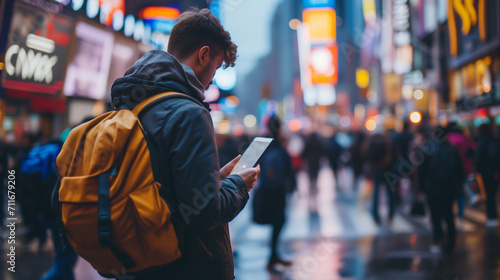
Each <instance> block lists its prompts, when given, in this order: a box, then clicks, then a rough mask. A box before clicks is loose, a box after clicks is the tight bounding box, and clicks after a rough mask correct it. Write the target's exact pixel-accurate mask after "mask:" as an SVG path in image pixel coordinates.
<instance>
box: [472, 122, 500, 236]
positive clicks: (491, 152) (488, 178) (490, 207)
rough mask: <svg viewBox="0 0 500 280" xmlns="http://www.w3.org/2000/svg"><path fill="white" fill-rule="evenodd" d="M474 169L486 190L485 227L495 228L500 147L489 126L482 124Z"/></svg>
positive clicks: (499, 172)
mask: <svg viewBox="0 0 500 280" xmlns="http://www.w3.org/2000/svg"><path fill="white" fill-rule="evenodd" d="M474 169H475V171H476V172H479V173H480V174H481V176H482V177H483V182H484V188H485V190H486V214H487V217H488V220H487V226H489V227H495V226H497V219H498V212H497V208H496V199H497V190H498V181H499V179H500V178H499V176H500V145H499V142H498V139H495V137H493V135H492V133H491V126H490V125H488V124H482V125H481V126H480V127H479V141H478V143H477V151H476V157H475V161H474Z"/></svg>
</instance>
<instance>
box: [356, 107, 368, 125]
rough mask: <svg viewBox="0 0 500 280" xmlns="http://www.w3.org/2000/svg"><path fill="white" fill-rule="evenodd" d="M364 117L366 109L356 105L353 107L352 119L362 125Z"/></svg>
mask: <svg viewBox="0 0 500 280" xmlns="http://www.w3.org/2000/svg"><path fill="white" fill-rule="evenodd" d="M365 117H366V108H365V105H363V104H356V106H355V107H354V119H355V120H356V121H358V122H359V123H363V121H364V120H365Z"/></svg>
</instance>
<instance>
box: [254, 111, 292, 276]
mask: <svg viewBox="0 0 500 280" xmlns="http://www.w3.org/2000/svg"><path fill="white" fill-rule="evenodd" d="M267 126H268V128H269V136H270V137H272V138H274V140H275V141H274V143H273V144H272V145H271V147H269V150H268V151H267V152H266V154H265V155H264V156H263V157H262V160H261V165H262V175H261V178H260V180H259V186H258V187H257V189H256V193H255V195H254V200H253V212H254V213H253V219H254V221H255V222H256V223H259V224H271V225H272V226H273V233H272V236H271V255H270V257H269V262H268V263H267V269H268V270H273V269H274V268H275V266H276V265H283V266H290V265H292V263H291V262H289V261H285V260H283V259H281V257H280V256H279V254H278V240H279V236H280V233H281V230H282V229H283V225H284V224H285V208H286V194H287V191H290V190H293V189H295V184H296V182H295V175H294V173H293V169H292V159H291V158H290V155H289V154H288V152H287V151H286V149H285V148H284V147H283V145H282V143H281V141H282V132H281V120H280V119H279V118H278V117H277V116H273V117H271V119H269V121H268V123H267Z"/></svg>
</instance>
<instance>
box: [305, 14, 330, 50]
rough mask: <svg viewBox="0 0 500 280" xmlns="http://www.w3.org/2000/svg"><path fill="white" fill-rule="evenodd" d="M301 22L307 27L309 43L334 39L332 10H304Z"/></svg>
mask: <svg viewBox="0 0 500 280" xmlns="http://www.w3.org/2000/svg"><path fill="white" fill-rule="evenodd" d="M303 20H304V22H305V23H307V25H308V26H309V30H310V38H311V41H313V42H325V41H330V40H332V39H335V38H336V36H337V34H336V29H335V27H336V23H335V20H336V15H335V10H334V9H332V8H316V9H306V10H304V12H303Z"/></svg>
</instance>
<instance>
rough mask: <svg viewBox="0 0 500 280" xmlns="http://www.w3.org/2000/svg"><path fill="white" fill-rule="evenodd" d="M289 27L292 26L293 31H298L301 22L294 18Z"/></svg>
mask: <svg viewBox="0 0 500 280" xmlns="http://www.w3.org/2000/svg"><path fill="white" fill-rule="evenodd" d="M288 25H289V26H290V28H291V29H292V30H297V29H298V28H299V26H300V20H298V19H296V18H294V19H292V20H290V22H289V23H288Z"/></svg>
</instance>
